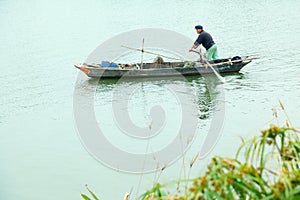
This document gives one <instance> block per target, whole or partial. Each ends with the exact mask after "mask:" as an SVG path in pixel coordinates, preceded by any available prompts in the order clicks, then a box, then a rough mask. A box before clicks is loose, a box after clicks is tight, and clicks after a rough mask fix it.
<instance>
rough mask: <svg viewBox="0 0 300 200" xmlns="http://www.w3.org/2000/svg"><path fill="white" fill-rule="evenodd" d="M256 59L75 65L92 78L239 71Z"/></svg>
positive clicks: (236, 57)
mask: <svg viewBox="0 0 300 200" xmlns="http://www.w3.org/2000/svg"><path fill="white" fill-rule="evenodd" d="M254 59H256V58H251V57H248V56H245V57H240V56H234V57H232V58H225V59H218V60H213V61H209V62H207V61H206V62H204V61H203V60H202V61H200V60H199V61H180V62H164V61H163V59H162V58H161V57H157V58H156V59H155V61H154V62H152V63H134V64H122V63H112V62H108V61H102V62H101V64H86V63H83V64H75V65H74V66H75V67H76V68H78V69H80V70H81V71H83V72H84V73H85V74H86V75H87V76H89V77H91V78H120V77H164V76H179V75H183V76H193V75H201V74H203V75H204V74H211V73H214V70H215V71H218V72H219V73H229V72H238V71H240V70H241V69H242V68H243V67H244V66H245V65H247V64H249V63H250V62H251V61H252V60H254ZM213 69H214V70H213Z"/></svg>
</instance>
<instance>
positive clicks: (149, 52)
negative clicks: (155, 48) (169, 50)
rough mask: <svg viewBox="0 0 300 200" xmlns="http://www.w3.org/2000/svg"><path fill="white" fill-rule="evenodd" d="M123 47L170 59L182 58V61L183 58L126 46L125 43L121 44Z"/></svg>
mask: <svg viewBox="0 0 300 200" xmlns="http://www.w3.org/2000/svg"><path fill="white" fill-rule="evenodd" d="M121 47H125V48H127V49H131V50H134V51H141V52H144V53H148V54H153V55H156V56H161V57H164V58H169V59H172V60H181V61H182V59H179V58H173V57H170V56H164V55H161V54H158V53H153V52H151V51H146V50H144V49H138V48H132V47H127V46H124V45H121Z"/></svg>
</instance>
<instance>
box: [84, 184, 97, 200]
mask: <svg viewBox="0 0 300 200" xmlns="http://www.w3.org/2000/svg"><path fill="white" fill-rule="evenodd" d="M85 187H86V189H87V190H88V191H89V193H90V194H91V195H92V196H93V198H94V199H95V200H99V198H98V197H97V196H96V195H95V194H94V193H93V192H92V190H90V188H88V186H87V185H85Z"/></svg>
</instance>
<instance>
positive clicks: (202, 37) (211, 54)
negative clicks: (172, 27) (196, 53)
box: [189, 25, 218, 60]
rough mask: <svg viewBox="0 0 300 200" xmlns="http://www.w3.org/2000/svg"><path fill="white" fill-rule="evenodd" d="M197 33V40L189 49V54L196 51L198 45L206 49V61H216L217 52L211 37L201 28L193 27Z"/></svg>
mask: <svg viewBox="0 0 300 200" xmlns="http://www.w3.org/2000/svg"><path fill="white" fill-rule="evenodd" d="M195 29H196V31H197V33H198V34H199V36H198V38H197V40H196V41H195V42H194V44H193V46H192V47H191V48H190V50H189V52H191V51H193V49H196V48H197V47H198V46H199V45H201V44H202V46H203V47H204V48H205V49H206V53H207V60H216V59H218V50H217V45H216V44H215V42H214V40H213V39H212V37H211V35H210V34H209V33H207V32H206V31H204V30H203V26H201V25H197V26H195Z"/></svg>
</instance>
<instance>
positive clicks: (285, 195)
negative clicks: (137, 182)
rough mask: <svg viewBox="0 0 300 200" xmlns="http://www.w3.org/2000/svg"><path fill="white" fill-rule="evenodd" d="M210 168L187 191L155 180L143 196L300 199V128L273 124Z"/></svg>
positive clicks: (175, 199) (179, 199)
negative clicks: (175, 191)
mask: <svg viewBox="0 0 300 200" xmlns="http://www.w3.org/2000/svg"><path fill="white" fill-rule="evenodd" d="M241 155H243V156H241ZM240 157H242V158H241V159H240V160H242V159H243V162H242V161H240V160H239V158H240ZM207 168H208V169H207V171H206V173H205V174H204V175H203V176H201V177H198V178H195V179H193V180H190V182H191V185H190V186H189V188H188V189H187V190H186V191H185V193H184V194H180V193H179V194H175V195H171V194H167V192H166V191H165V189H166V188H164V187H162V186H160V185H159V184H155V185H154V187H153V188H152V189H151V190H149V191H147V192H146V193H144V194H143V195H142V196H141V197H140V199H142V200H150V199H161V200H163V199H172V200H192V199H197V200H201V199H224V200H225V199H265V200H267V199H272V200H273V199H300V141H299V131H298V130H296V129H294V128H289V127H282V128H280V127H277V126H275V125H271V126H270V128H269V129H267V130H263V131H261V135H260V136H257V137H254V138H252V139H251V140H248V141H246V142H244V143H243V144H242V145H241V147H240V148H239V149H238V152H237V155H236V158H235V159H229V158H222V157H214V158H213V159H212V161H211V163H210V164H209V165H208V167H207ZM162 194H167V195H162Z"/></svg>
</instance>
